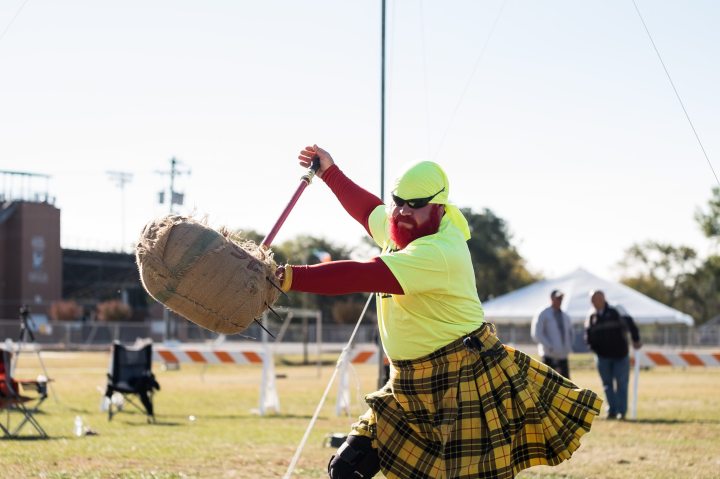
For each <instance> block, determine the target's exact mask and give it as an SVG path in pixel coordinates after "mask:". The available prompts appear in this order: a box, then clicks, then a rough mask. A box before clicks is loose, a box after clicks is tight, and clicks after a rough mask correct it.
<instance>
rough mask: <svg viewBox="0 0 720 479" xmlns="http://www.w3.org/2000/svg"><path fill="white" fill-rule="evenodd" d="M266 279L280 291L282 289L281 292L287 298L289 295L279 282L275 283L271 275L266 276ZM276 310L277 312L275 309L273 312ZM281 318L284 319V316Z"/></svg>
mask: <svg viewBox="0 0 720 479" xmlns="http://www.w3.org/2000/svg"><path fill="white" fill-rule="evenodd" d="M265 279H266V280H268V282H269V283H270V284H272V285H273V287H274V288H275V289H277V290H278V291H280V293H281V294H282V295H283V296H285V297H286V298H287V297H288V295H287V293H286V292H285V291H283V290H282V289H281V288H280V286H278V285H277V284H275V282H274V281H273V280H271V279H270V277H269V276H265ZM274 312H275V311H273V313H274ZM280 319H282V318H280Z"/></svg>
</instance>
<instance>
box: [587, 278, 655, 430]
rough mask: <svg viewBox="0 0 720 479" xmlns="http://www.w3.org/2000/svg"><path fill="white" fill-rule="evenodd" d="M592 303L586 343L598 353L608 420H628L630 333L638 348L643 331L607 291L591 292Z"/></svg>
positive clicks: (634, 344)
mask: <svg viewBox="0 0 720 479" xmlns="http://www.w3.org/2000/svg"><path fill="white" fill-rule="evenodd" d="M590 302H591V303H592V305H593V307H594V308H595V311H594V312H592V313H591V314H590V316H589V317H588V319H587V321H586V323H585V342H586V343H587V344H588V346H589V347H590V349H592V350H593V352H594V353H595V354H596V355H597V368H598V372H599V373H600V379H602V383H603V388H604V390H605V398H606V399H607V404H608V415H607V419H625V414H626V413H627V396H628V382H629V379H630V357H629V355H628V353H629V351H630V348H629V345H628V334H629V335H630V337H631V338H632V344H633V347H634V348H635V349H639V348H640V347H641V346H642V344H641V343H640V333H639V331H638V328H637V326H636V325H635V321H633V319H632V317H630V316H629V315H628V314H627V313H625V312H624V310H623V312H622V313H621V312H620V311H618V309H617V308H613V307H611V306H610V305H609V304H608V303H607V301H606V300H605V293H603V292H602V291H599V290H598V291H592V292H591V293H590Z"/></svg>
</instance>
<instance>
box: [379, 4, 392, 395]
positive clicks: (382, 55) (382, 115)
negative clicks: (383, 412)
mask: <svg viewBox="0 0 720 479" xmlns="http://www.w3.org/2000/svg"><path fill="white" fill-rule="evenodd" d="M385 10H386V9H385V0H382V22H381V23H382V28H381V33H380V38H381V40H380V44H381V46H380V52H381V53H380V199H381V200H383V201H384V200H385ZM377 334H378V389H380V388H382V387H383V386H384V385H385V382H386V381H387V380H388V379H389V378H387V377H386V374H385V355H384V354H383V348H382V342H381V340H380V331H379V330H378V332H377Z"/></svg>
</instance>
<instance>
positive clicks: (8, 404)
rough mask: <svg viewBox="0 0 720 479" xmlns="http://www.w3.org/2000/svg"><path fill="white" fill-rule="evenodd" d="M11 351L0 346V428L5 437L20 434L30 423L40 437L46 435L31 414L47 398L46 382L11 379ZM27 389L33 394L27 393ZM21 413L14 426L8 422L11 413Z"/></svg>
mask: <svg viewBox="0 0 720 479" xmlns="http://www.w3.org/2000/svg"><path fill="white" fill-rule="evenodd" d="M11 361H12V353H11V352H10V351H8V350H7V349H4V348H0V411H2V410H4V414H3V416H4V420H0V430H1V431H2V432H3V434H4V435H5V436H6V437H12V438H16V437H19V436H20V430H21V429H22V428H23V427H24V426H25V425H26V424H30V425H31V426H32V427H34V428H35V430H36V431H37V433H38V435H39V436H40V437H42V438H46V437H48V435H47V433H46V432H45V430H44V429H43V428H42V426H41V425H40V423H39V422H38V421H37V419H35V416H34V415H33V414H34V413H35V412H36V411H37V408H38V407H39V406H40V403H42V402H43V401H44V400H45V398H47V383H46V382H44V381H35V380H29V379H13V377H12V363H11ZM29 391H34V394H32V395H28V394H27V393H28V392H29ZM13 412H17V413H19V414H20V415H21V419H20V422H19V423H18V424H17V425H16V426H14V427H13V426H12V425H11V423H10V420H11V417H12V416H11V413H13Z"/></svg>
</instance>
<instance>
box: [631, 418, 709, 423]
mask: <svg viewBox="0 0 720 479" xmlns="http://www.w3.org/2000/svg"><path fill="white" fill-rule="evenodd" d="M625 422H626V423H627V424H633V423H635V424H720V419H653V418H648V419H631V420H628V421H625Z"/></svg>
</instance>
